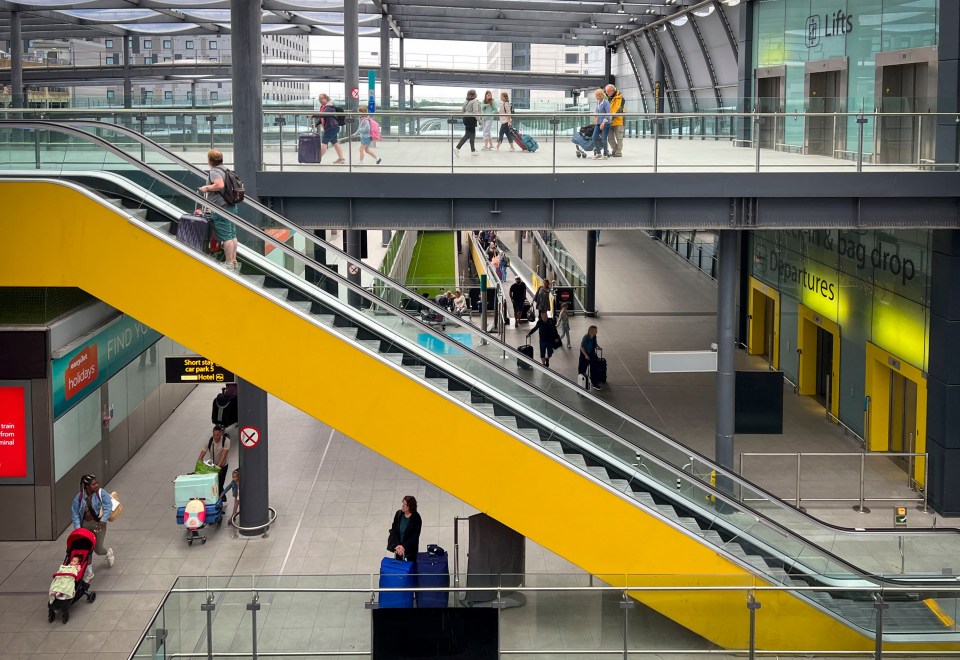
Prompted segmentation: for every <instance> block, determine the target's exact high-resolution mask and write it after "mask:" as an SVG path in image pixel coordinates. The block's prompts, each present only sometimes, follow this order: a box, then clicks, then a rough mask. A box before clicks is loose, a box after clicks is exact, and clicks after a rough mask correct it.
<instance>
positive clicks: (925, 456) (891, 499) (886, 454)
mask: <svg viewBox="0 0 960 660" xmlns="http://www.w3.org/2000/svg"><path fill="white" fill-rule="evenodd" d="M749 456H753V457H757V456H763V457H792V458H796V459H797V483H796V493H795V495H794V497H792V498H789V497H784V498H781V499H783V500H790V499H792V500H793V501H794V503H795V506H796V507H798V508H799V507H800V506H801V503H802V502H858V505H857V506H854V507H853V509H854V510H855V511H859V512H860V513H870V509H868V508H867V507H866V506H864V502H919V503H920V504H921V506H918V507H917V509H918V510H920V511H923V512H924V513H926V512H927V488H926V484H927V479H928V478H929V470H930V468H929V466H930V461H929V460H928V458H929V454H927V452H822V451H806V452H777V451H772V452H762V451H747V452H740V474H743V472H744V469H743V459H744V458H745V457H749ZM814 456H819V457H830V458H834V457H852V456H856V457H859V458H860V488H859V493H860V496H859V497H802V496H801V490H800V489H801V472H802V469H801V465H802V459H803V458H805V457H814ZM868 456H869V457H878V458H922V459H924V463H923V474H924V479H923V483H924V487H923V488H922V489H921V490H922V494H921V496H920V497H916V498H903V497H864V465H865V461H866V458H867V457H868ZM908 479H909V481H910V482H913V479H912V477H911V476H910V475H908ZM750 499H751V500H752V501H760V500H759V499H758V498H750ZM875 531H878V530H875ZM888 531H889V533H895V531H891V530H888Z"/></svg>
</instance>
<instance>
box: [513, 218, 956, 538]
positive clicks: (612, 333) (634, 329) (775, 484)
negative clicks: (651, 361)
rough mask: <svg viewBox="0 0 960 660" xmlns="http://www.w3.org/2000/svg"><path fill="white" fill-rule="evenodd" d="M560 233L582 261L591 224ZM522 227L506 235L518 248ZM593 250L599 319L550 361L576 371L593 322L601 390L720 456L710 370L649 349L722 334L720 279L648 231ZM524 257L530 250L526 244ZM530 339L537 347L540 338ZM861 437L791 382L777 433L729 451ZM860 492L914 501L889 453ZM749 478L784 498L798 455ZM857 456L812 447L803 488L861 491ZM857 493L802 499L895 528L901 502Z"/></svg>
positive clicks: (702, 345)
mask: <svg viewBox="0 0 960 660" xmlns="http://www.w3.org/2000/svg"><path fill="white" fill-rule="evenodd" d="M557 236H558V237H559V238H560V240H561V241H563V243H564V245H566V246H567V249H568V250H569V251H570V253H571V254H572V255H573V257H574V259H576V260H577V263H579V264H581V266H582V265H583V264H586V236H587V233H586V232H575V231H563V232H557ZM515 237H516V232H512V231H511V232H502V233H501V236H500V238H502V239H504V240H505V241H506V242H507V244H508V246H510V247H511V249H513V250H514V251H516V244H515ZM600 239H601V241H600V246H599V247H598V248H597V294H596V295H597V307H598V309H599V311H600V315H599V318H596V319H587V318H585V317H584V316H582V315H578V316H575V317H574V318H573V319H572V321H571V324H570V325H571V334H572V335H573V338H574V339H573V345H574V347H573V348H572V349H570V350H568V349H566V348H563V349H560V350H559V351H558V352H557V353H555V354H554V356H553V358H552V359H551V360H550V367H551V368H552V369H555V370H557V371H559V372H561V373H563V374H564V375H566V376H568V377H569V378H571V379H575V378H576V373H577V351H576V346H577V342H578V341H579V339H580V338H581V337H582V336H583V335H584V333H585V332H586V329H587V326H589V325H591V324H596V325H597V326H598V333H599V334H598V340H599V344H600V346H601V347H603V348H604V349H605V350H604V357H605V358H606V359H607V362H608V378H609V387H608V388H607V389H605V390H604V391H602V392H600V393H599V394H598V395H599V396H600V397H601V398H602V399H604V400H606V401H607V402H609V403H611V404H613V405H614V406H616V407H618V408H620V409H621V410H624V411H625V412H627V413H629V414H630V415H632V416H634V417H636V418H637V419H639V420H641V421H643V422H645V423H647V424H649V425H650V426H652V427H653V428H655V429H657V430H659V431H661V432H663V433H665V434H667V435H668V436H670V437H672V438H675V439H676V440H679V441H680V442H682V443H683V444H685V445H687V446H689V447H691V448H693V449H695V450H696V451H698V452H700V453H702V454H704V455H706V456H708V457H711V458H712V457H713V456H714V429H715V414H716V413H715V411H716V406H715V395H716V388H715V385H714V378H715V377H714V375H713V374H651V373H650V372H649V370H648V368H647V353H648V352H649V351H675V350H706V349H709V348H710V344H711V343H713V342H715V341H716V336H717V328H716V325H717V319H716V309H717V301H716V297H717V287H716V283H715V282H714V281H712V280H711V279H710V278H709V277H707V276H706V275H705V274H703V273H701V272H700V271H698V270H697V269H696V268H695V267H693V266H692V265H690V264H688V263H686V262H685V261H684V260H683V259H682V258H680V257H679V256H677V255H676V254H675V253H673V251H671V250H670V249H668V248H666V247H665V246H664V245H663V244H662V243H659V242H657V241H654V240H652V239H651V238H650V237H649V236H648V235H647V234H646V233H645V232H641V231H602V232H601V234H600ZM523 254H524V260H525V261H527V262H528V263H529V262H530V261H531V254H532V250H531V248H530V243H529V241H527V242H525V244H524V249H523ZM528 329H529V327H528V326H524V327H521V328H520V329H516V328H514V327H511V328H510V329H508V330H507V343H509V344H513V345H519V344H522V343H523V341H524V340H523V335H524V334H525V333H526V332H527V331H528ZM533 339H534V345H535V346H536V338H533ZM737 368H738V369H766V368H767V365H766V362H764V361H762V360H760V359H758V358H756V357H753V356H748V355H746V354H745V353H744V352H742V351H738V353H737ZM860 449H861V448H860V442H859V440H858V439H856V438H854V437H853V436H852V435H845V434H844V432H843V430H842V429H841V427H839V426H837V425H836V424H832V423H830V422H828V421H827V420H826V419H825V416H824V409H823V407H822V406H820V405H819V404H818V403H817V402H816V401H814V400H813V399H812V398H811V397H800V396H797V395H795V394H794V393H793V387H792V386H791V385H789V384H785V389H784V432H783V434H782V435H738V436H736V438H735V446H734V451H735V452H736V455H737V461H738V463H739V456H738V455H739V453H741V452H831V453H842V452H859V451H860ZM868 456H869V458H868V460H867V461H866V467H865V477H864V483H865V495H866V497H868V498H869V497H876V498H902V502H904V503H907V501H908V500H912V499H915V498H916V497H917V493H916V492H914V491H912V490H910V489H909V488H908V487H907V483H906V481H907V478H906V473H905V472H904V471H903V469H901V468H900V467H898V466H896V465H894V464H893V463H892V462H891V461H890V460H889V459H885V458H882V456H880V455H868ZM744 464H745V466H746V469H745V470H744V472H743V474H744V476H745V477H746V478H747V479H749V480H751V481H753V482H754V483H756V484H758V485H760V486H762V487H764V488H766V489H768V490H769V491H770V492H772V493H774V494H775V495H778V496H779V497H781V498H783V499H790V498H793V497H794V496H795V493H796V485H795V484H796V459H795V458H793V457H783V458H777V457H747V458H745V459H744ZM859 468H860V461H859V458H858V457H844V458H832V457H820V458H818V457H807V458H804V459H803V462H802V484H801V489H802V490H801V492H802V495H803V497H805V498H814V497H817V498H857V497H858V495H859V492H858V484H859ZM853 504H854V502H836V503H832V502H818V503H806V504H804V507H805V508H806V509H807V511H808V512H809V513H811V514H813V515H815V516H817V517H819V518H821V519H823V520H826V521H828V522H830V523H833V524H836V525H842V526H845V527H892V524H893V510H892V509H893V506H894V502H887V503H883V504H880V503H877V504H870V503H868V506H869V507H870V508H871V513H869V514H862V513H858V512H855V511H853V510H852V505H853ZM914 504H915V503H910V504H909V508H908V511H909V517H908V522H909V524H910V526H911V527H930V526H931V525H933V523H934V515H933V514H924V513H921V512H920V511H915V510H914V508H913V507H914ZM937 526H938V527H948V526H957V527H960V519H947V520H943V519H940V520H938V521H937Z"/></svg>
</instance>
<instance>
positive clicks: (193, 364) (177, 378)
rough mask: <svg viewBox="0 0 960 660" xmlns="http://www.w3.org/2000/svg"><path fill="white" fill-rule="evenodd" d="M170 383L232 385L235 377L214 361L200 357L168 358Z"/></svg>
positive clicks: (180, 356)
mask: <svg viewBox="0 0 960 660" xmlns="http://www.w3.org/2000/svg"><path fill="white" fill-rule="evenodd" d="M166 373H167V382H168V383H232V382H233V381H234V375H233V372H232V371H227V370H226V369H224V368H223V367H221V366H220V365H219V364H217V363H216V362H214V361H213V360H208V359H207V358H203V357H200V356H199V355H175V356H167V359H166Z"/></svg>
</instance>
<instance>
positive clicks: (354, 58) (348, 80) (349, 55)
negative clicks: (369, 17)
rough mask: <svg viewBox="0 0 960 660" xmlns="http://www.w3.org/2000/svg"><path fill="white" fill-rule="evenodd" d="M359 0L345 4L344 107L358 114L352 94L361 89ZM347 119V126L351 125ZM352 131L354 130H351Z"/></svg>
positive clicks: (347, 1)
mask: <svg viewBox="0 0 960 660" xmlns="http://www.w3.org/2000/svg"><path fill="white" fill-rule="evenodd" d="M358 12H359V10H358V7H357V0H344V3H343V87H344V100H345V105H344V107H345V108H346V109H347V110H349V111H351V112H356V110H357V107H358V103H357V99H354V98H353V96H352V95H351V93H352V92H353V90H355V89H359V88H360V27H359V20H360V15H359V13H358ZM351 123H352V122H351V120H350V118H347V125H348V126H349V125H350V124H351ZM351 130H352V128H351Z"/></svg>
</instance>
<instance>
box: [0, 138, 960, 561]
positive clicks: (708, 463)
mask: <svg viewBox="0 0 960 660" xmlns="http://www.w3.org/2000/svg"><path fill="white" fill-rule="evenodd" d="M74 125H79V126H82V127H88V128H94V129H98V130H109V131H115V132H118V133H122V134H123V135H125V136H127V137H130V138H132V139H134V140H135V141H137V142H140V143H141V144H143V145H144V146H149V147H150V148H151V149H154V150H156V151H158V152H161V153H162V154H163V155H164V156H165V157H167V158H168V159H170V160H171V161H174V162H175V163H176V164H179V165H180V166H182V167H184V168H186V169H188V170H190V171H191V172H192V173H194V174H195V175H197V176H201V177H204V176H206V173H205V172H204V171H203V170H201V169H200V168H198V167H196V166H195V165H193V164H192V163H189V162H187V161H185V160H183V159H182V158H180V157H179V156H177V155H176V154H175V153H173V152H170V151H169V150H167V149H166V148H164V147H162V146H161V145H158V144H157V143H155V142H153V141H152V140H149V139H148V138H145V137H143V136H142V135H140V134H139V133H137V132H136V131H133V130H131V129H127V128H126V127H123V126H117V125H115V124H104V123H102V122H98V121H90V120H69V121H63V122H53V121H43V120H0V127H4V126H8V127H9V126H12V127H21V128H27V129H47V130H49V129H50V128H51V127H56V128H58V129H60V130H66V131H68V132H69V133H71V134H73V135H75V136H76V137H81V138H84V139H91V140H94V141H96V142H97V143H99V144H100V145H101V146H103V147H104V148H107V149H108V150H110V151H111V152H112V153H115V154H116V155H118V156H120V157H122V158H123V159H124V160H127V161H128V162H130V163H131V164H133V165H135V166H137V167H139V168H141V169H143V170H144V171H146V172H147V173H149V174H152V175H154V176H155V177H157V178H160V179H162V180H164V182H165V183H166V184H167V185H168V186H170V187H172V188H173V189H175V190H177V191H178V192H181V194H185V196H187V197H188V198H190V199H193V200H194V202H195V203H199V204H203V205H207V204H208V202H207V201H206V200H205V199H203V198H201V197H199V195H197V194H196V193H195V192H194V191H192V190H190V189H189V188H187V187H186V186H183V185H182V184H180V183H179V182H177V181H175V180H173V179H171V178H169V177H167V176H166V175H165V174H163V173H162V172H160V171H158V170H155V169H154V168H152V167H151V166H149V165H147V164H145V163H142V162H140V161H139V160H137V159H135V158H133V157H132V156H129V154H127V153H126V152H125V151H123V150H122V149H120V148H119V147H116V146H115V145H113V144H111V143H110V142H109V141H107V140H105V139H103V138H100V137H98V136H96V135H92V134H90V133H88V132H86V131H80V130H76V129H72V128H71V126H74ZM245 203H249V204H250V205H251V206H252V207H253V208H255V209H256V210H257V211H258V212H259V213H261V214H263V215H265V216H267V217H269V218H270V219H272V220H274V221H276V222H277V223H278V224H280V225H282V226H284V227H286V228H288V229H292V230H295V231H298V232H299V233H300V234H301V235H302V236H304V237H305V239H306V240H307V241H308V242H312V243H313V244H314V245H317V246H319V247H321V248H322V249H324V250H328V251H331V252H333V253H335V254H337V255H339V256H340V257H342V258H343V259H346V260H348V261H350V262H351V263H353V264H354V265H357V266H359V267H360V268H361V269H365V270H367V271H372V277H374V278H375V279H378V280H382V281H385V282H389V283H390V284H392V285H393V286H394V287H396V288H398V289H401V290H404V291H406V290H407V289H406V287H404V286H403V285H401V284H399V283H398V282H396V281H394V280H392V279H391V278H389V277H388V276H386V275H384V274H383V273H380V272H379V271H375V270H373V269H372V268H370V267H369V266H367V265H366V264H363V263H359V259H356V258H355V257H350V256H349V255H347V254H345V253H343V252H342V251H341V250H340V249H338V248H337V247H336V246H334V245H332V244H330V243H328V242H326V241H324V240H322V239H318V238H316V237H314V236H312V235H311V234H309V232H304V231H303V230H302V229H301V228H299V227H298V226H297V225H295V224H294V223H291V222H290V221H289V220H287V219H286V218H283V217H282V216H280V215H278V214H276V213H274V212H273V211H272V210H270V209H268V208H267V207H265V206H263V205H262V204H260V203H259V202H256V201H255V200H252V199H248V200H245ZM220 214H221V215H224V216H225V217H229V218H230V219H231V221H232V222H234V223H235V224H239V225H240V226H243V227H244V228H245V229H246V230H247V231H249V232H251V233H254V234H256V235H257V236H258V237H259V238H261V239H263V240H266V241H268V242H270V243H272V244H273V245H275V246H276V248H277V249H280V250H282V251H283V252H284V253H286V254H289V255H290V256H291V257H292V258H294V259H299V260H303V261H305V262H307V263H308V265H311V267H314V268H315V269H316V270H319V271H321V272H323V273H325V274H326V275H327V276H328V277H331V278H332V279H336V280H337V282H338V284H340V285H343V286H346V287H348V288H349V289H351V290H354V291H357V292H360V293H361V295H366V294H367V293H368V292H366V291H365V290H364V289H362V288H361V287H359V286H358V285H357V284H356V283H354V282H352V281H349V280H347V279H345V278H342V277H341V276H340V275H339V273H337V272H335V271H330V270H328V269H327V267H326V266H325V265H322V264H319V263H318V262H316V261H314V260H313V259H312V258H310V257H309V256H308V255H306V254H304V253H303V252H299V251H296V250H293V249H292V248H290V247H289V246H287V245H285V244H283V243H282V242H279V241H277V240H276V239H274V238H273V237H272V236H271V235H270V234H267V233H265V232H263V231H262V230H260V229H259V228H258V227H255V226H254V225H251V224H249V223H248V222H247V221H246V220H243V219H242V218H240V217H238V216H234V215H232V214H230V213H229V212H227V211H226V210H225V209H221V211H220ZM418 303H420V304H427V306H428V307H430V308H431V309H433V310H434V311H435V312H437V313H441V314H443V315H444V316H445V317H446V318H448V319H449V321H448V322H449V323H455V324H459V325H461V326H465V327H468V328H469V330H470V331H471V332H481V333H482V330H480V329H478V328H476V327H475V326H473V325H472V324H468V323H465V322H463V321H462V319H459V317H456V316H455V315H452V314H449V313H448V312H447V311H446V310H444V309H442V308H440V307H439V306H437V305H435V304H433V302H432V301H428V300H426V299H423V301H422V302H421V301H420V300H419V299H418ZM379 304H381V305H384V306H387V307H390V308H392V309H394V310H395V311H397V312H398V313H400V314H404V312H403V310H400V309H398V308H396V307H394V306H393V305H392V304H391V303H389V302H387V301H383V300H381V301H380V303H379ZM404 317H405V318H408V319H410V320H412V321H414V322H417V323H418V324H419V325H421V326H422V327H423V328H424V329H425V330H426V331H427V332H429V333H430V334H431V335H433V334H435V333H434V332H433V330H432V329H431V328H429V327H428V326H426V325H424V324H420V323H419V320H418V319H416V318H412V317H410V316H409V315H406V314H404ZM482 334H484V336H485V337H487V338H488V341H489V340H490V339H491V338H490V337H489V336H488V335H487V334H486V333H482ZM441 339H442V340H443V341H456V340H455V339H453V338H450V337H447V336H445V335H444V336H443V337H441ZM504 347H506V345H504ZM463 348H464V349H465V350H467V351H470V352H471V353H472V354H473V356H474V357H476V358H478V359H480V360H482V361H483V362H485V363H487V364H488V365H490V366H492V367H494V368H497V369H498V370H499V371H501V372H502V373H504V374H506V375H508V376H510V377H511V378H513V379H514V380H516V381H517V382H518V383H520V384H522V385H523V387H524V388H525V389H528V390H534V391H535V392H536V393H537V394H538V395H539V396H541V397H543V398H546V399H549V400H550V401H552V402H553V404H554V405H556V406H558V407H560V408H562V409H563V410H564V411H565V412H567V413H568V414H571V415H573V416H575V417H576V418H577V419H578V420H579V421H581V422H583V423H586V424H587V425H589V426H591V427H593V428H595V429H597V430H599V431H602V432H603V433H604V434H605V435H609V436H611V437H612V438H613V439H615V440H616V441H617V442H618V443H620V444H623V445H624V446H626V447H627V448H629V449H630V450H631V451H635V452H637V453H638V454H643V455H644V456H645V457H647V458H649V459H650V460H652V461H654V462H656V463H658V464H659V465H660V466H661V467H663V468H664V469H667V470H668V471H670V472H672V473H679V474H681V475H682V476H683V478H684V479H690V478H691V477H692V478H693V480H695V481H696V482H697V483H699V484H700V486H701V487H705V488H708V489H710V490H712V491H713V492H714V494H715V495H716V496H717V497H718V498H720V499H722V500H725V501H727V502H728V503H729V504H731V505H732V506H735V508H738V509H743V510H746V511H749V512H750V513H751V514H752V515H754V516H757V517H758V518H760V519H763V520H764V521H765V522H766V523H767V524H768V525H770V526H772V527H774V528H776V529H779V530H781V531H783V532H787V533H788V534H789V535H790V536H793V537H795V538H798V539H799V540H800V541H801V542H803V543H804V544H807V545H813V547H817V548H818V549H820V550H821V551H823V552H825V553H827V554H829V555H830V556H831V557H833V555H832V554H831V553H829V552H828V551H826V550H825V549H823V548H819V546H815V545H814V544H811V543H810V542H809V541H807V540H806V539H805V538H804V537H798V536H796V535H795V534H794V533H792V532H791V531H790V530H788V529H787V528H786V527H784V526H783V525H781V524H780V523H779V522H777V521H775V520H770V519H769V517H768V516H767V515H765V514H762V513H760V512H758V511H756V510H755V509H753V508H752V507H751V506H750V505H748V504H747V503H745V502H741V501H739V500H736V499H732V498H730V497H729V496H728V495H727V494H726V493H724V492H722V491H719V490H717V489H715V488H714V487H713V486H711V485H710V484H709V482H707V481H704V480H701V479H698V478H696V476H695V475H691V474H690V473H688V472H686V471H682V470H681V469H680V468H678V467H677V466H674V465H673V464H671V463H669V462H667V461H664V460H663V459H661V458H659V457H658V456H657V455H654V454H649V453H648V452H647V451H646V450H644V449H642V448H640V447H638V446H636V445H634V444H633V443H631V442H629V441H628V440H626V439H625V438H622V437H621V436H620V435H619V434H618V433H616V432H615V431H613V430H611V429H608V428H606V427H605V426H602V425H601V424H599V422H597V421H595V420H593V419H591V418H588V417H585V416H583V415H582V414H580V413H579V412H577V411H575V410H573V409H571V408H570V407H569V406H566V404H564V403H562V402H560V401H558V400H556V399H555V398H554V397H552V396H550V395H549V394H548V393H546V392H544V391H543V390H541V389H540V388H538V387H536V386H535V385H532V384H530V383H528V382H527V381H525V380H523V379H519V378H517V377H516V376H515V375H514V374H512V373H511V372H509V371H506V370H503V369H500V367H499V365H497V364H496V363H494V362H492V361H491V360H489V359H488V358H487V357H486V356H484V355H482V354H479V353H475V352H474V351H473V350H472V349H471V348H470V347H468V346H463ZM519 356H520V354H518V357H519ZM524 357H525V356H524ZM527 362H529V365H530V366H532V367H534V368H535V369H539V370H540V372H541V373H545V374H548V375H549V376H550V377H551V378H552V379H553V380H554V381H556V382H558V383H560V384H562V385H563V386H565V387H568V388H572V389H575V390H577V391H578V394H580V395H585V394H586V393H584V392H583V391H582V390H580V388H579V387H577V386H576V384H574V383H572V382H571V381H569V380H568V379H566V378H564V377H562V376H560V375H559V374H556V373H555V372H553V371H551V370H549V369H546V368H544V367H542V365H540V364H539V363H537V362H536V361H533V360H527ZM590 400H591V401H592V402H593V403H595V404H599V405H600V406H601V407H603V408H605V409H607V410H609V411H610V412H613V413H614V414H615V415H617V416H618V417H622V418H624V419H625V420H627V421H629V422H630V423H632V424H633V425H635V426H636V427H637V428H639V429H640V430H642V431H644V432H646V433H649V434H651V435H652V436H654V437H655V438H657V439H658V440H661V441H663V442H664V443H666V444H667V445H669V446H671V447H672V448H673V449H676V450H679V451H682V452H684V453H685V454H689V455H696V456H697V459H698V460H699V461H701V462H702V463H703V464H704V466H705V467H709V468H710V469H711V470H716V471H717V473H718V474H723V475H725V476H727V477H728V478H730V479H731V480H732V481H733V482H734V483H735V484H741V485H744V486H746V487H748V488H749V489H751V490H753V491H755V492H757V493H760V494H763V495H765V496H767V501H768V502H769V503H771V504H774V505H776V506H778V507H779V508H781V509H782V510H784V511H789V512H790V513H791V515H796V514H800V515H801V516H803V517H804V518H806V519H808V520H809V521H811V522H812V523H814V524H816V525H818V526H822V527H824V528H826V529H829V530H831V531H833V532H838V533H845V534H854V535H861V534H863V533H864V532H869V533H871V534H883V535H887V534H888V535H894V536H907V535H914V534H926V533H932V532H936V533H941V534H942V533H953V534H956V533H960V529H957V528H947V527H943V528H936V529H913V528H912V529H910V530H909V531H908V532H905V530H903V529H897V528H874V529H860V528H856V529H851V528H846V527H841V526H838V525H833V524H831V523H828V522H825V521H822V520H820V519H818V518H815V517H814V516H812V515H810V514H808V513H806V512H803V511H799V510H797V509H795V508H794V507H791V506H790V505H788V504H786V503H784V502H782V501H781V500H780V499H779V498H778V497H776V496H775V495H773V494H772V493H769V492H767V491H765V490H764V489H762V488H760V487H759V486H757V485H755V484H752V483H751V482H749V481H747V480H746V479H743V478H742V477H740V476H739V475H737V474H735V473H732V472H729V471H727V470H725V469H724V468H722V467H721V466H718V465H716V464H714V463H713V461H712V460H711V459H709V458H707V457H706V456H704V455H702V454H700V453H699V452H697V451H696V450H694V449H692V448H690V447H687V446H685V445H683V444H681V443H679V442H677V441H676V440H673V439H672V438H669V437H668V436H666V435H664V434H663V433H661V432H659V431H657V430H655V429H652V428H650V427H648V426H646V425H645V424H643V423H642V422H640V421H639V420H636V419H634V418H633V417H631V416H629V415H627V414H626V413H624V412H623V411H621V410H619V409H618V408H615V407H613V406H611V405H609V404H608V403H606V402H605V401H603V400H601V399H598V398H596V397H593V396H591V399H590ZM836 560H837V561H838V562H840V563H842V564H846V563H847V562H845V561H844V560H842V559H840V558H836Z"/></svg>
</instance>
